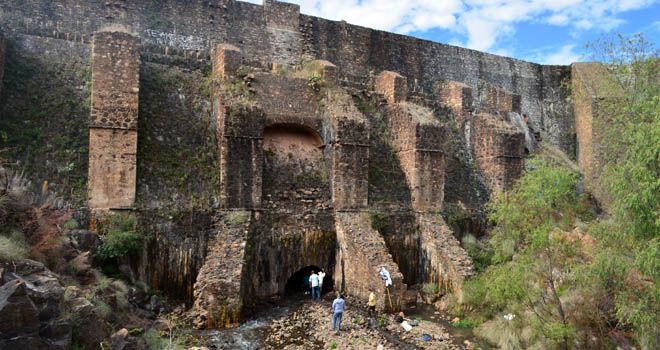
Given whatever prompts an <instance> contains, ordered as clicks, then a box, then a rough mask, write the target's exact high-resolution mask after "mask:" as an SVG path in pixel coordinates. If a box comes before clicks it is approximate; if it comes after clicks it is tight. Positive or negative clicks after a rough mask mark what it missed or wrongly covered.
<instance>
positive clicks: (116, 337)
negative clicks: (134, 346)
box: [110, 328, 128, 350]
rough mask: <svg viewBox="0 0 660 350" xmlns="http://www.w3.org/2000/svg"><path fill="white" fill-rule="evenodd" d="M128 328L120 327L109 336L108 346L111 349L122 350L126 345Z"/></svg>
mask: <svg viewBox="0 0 660 350" xmlns="http://www.w3.org/2000/svg"><path fill="white" fill-rule="evenodd" d="M127 337H128V329H126V328H122V329H120V330H118V331H117V332H115V333H114V334H113V335H111V336H110V346H111V349H112V350H124V347H126V338H127Z"/></svg>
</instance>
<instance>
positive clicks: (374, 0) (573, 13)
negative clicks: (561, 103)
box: [249, 0, 660, 64]
mask: <svg viewBox="0 0 660 350" xmlns="http://www.w3.org/2000/svg"><path fill="white" fill-rule="evenodd" d="M249 2H254V3H261V2H262V1H261V0H249ZM287 2H292V3H297V4H299V5H300V7H301V12H302V13H305V14H310V15H314V16H319V17H323V18H327V19H332V20H345V21H347V22H349V23H353V24H357V25H361V26H365V27H369V28H375V29H381V30H386V31H390V32H395V33H400V34H406V35H412V36H415V37H419V38H424V39H428V40H433V41H437V42H441V43H448V44H452V45H457V46H462V47H468V48H472V49H476V50H480V51H486V52H491V53H495V54H500V55H505V56H510V57H515V58H519V59H523V60H527V61H532V62H538V63H545V64H569V63H571V62H575V61H586V60H589V58H590V57H589V54H588V50H585V45H586V44H587V43H589V42H593V41H595V40H596V39H598V38H600V37H603V36H604V35H605V36H607V35H613V34H616V33H621V34H624V35H629V34H634V33H639V32H643V33H644V34H645V35H646V37H647V39H649V40H650V41H651V42H652V43H653V44H654V45H655V46H656V47H657V46H658V42H659V39H660V0H396V1H391V0H287Z"/></svg>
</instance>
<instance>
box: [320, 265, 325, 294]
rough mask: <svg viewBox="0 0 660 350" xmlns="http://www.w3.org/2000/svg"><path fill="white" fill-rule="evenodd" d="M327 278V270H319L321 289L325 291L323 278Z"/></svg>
mask: <svg viewBox="0 0 660 350" xmlns="http://www.w3.org/2000/svg"><path fill="white" fill-rule="evenodd" d="M324 278H325V272H324V271H323V270H321V271H320V272H319V290H320V291H321V293H323V279H324Z"/></svg>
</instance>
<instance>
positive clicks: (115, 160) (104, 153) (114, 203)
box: [88, 31, 140, 209]
mask: <svg viewBox="0 0 660 350" xmlns="http://www.w3.org/2000/svg"><path fill="white" fill-rule="evenodd" d="M139 72H140V39H139V38H137V37H135V36H134V35H132V34H129V33H126V32H123V31H107V32H98V33H96V34H95V36H94V42H93V48H92V98H91V116H90V123H89V126H90V130H89V143H90V146H89V182H88V191H89V205H90V207H91V208H93V209H120V208H132V207H133V205H134V203H135V186H136V173H135V171H136V158H135V154H136V152H137V119H138V92H139Z"/></svg>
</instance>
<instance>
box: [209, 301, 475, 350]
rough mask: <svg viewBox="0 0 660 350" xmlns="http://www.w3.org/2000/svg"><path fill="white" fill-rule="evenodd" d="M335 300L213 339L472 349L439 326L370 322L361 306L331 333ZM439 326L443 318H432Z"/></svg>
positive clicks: (353, 306) (222, 343) (319, 349)
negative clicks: (337, 330) (407, 328)
mask: <svg viewBox="0 0 660 350" xmlns="http://www.w3.org/2000/svg"><path fill="white" fill-rule="evenodd" d="M331 302H332V299H331V298H325V299H324V300H322V301H320V302H311V301H305V302H297V303H294V304H292V305H289V306H287V307H284V308H279V309H277V310H276V311H274V312H272V313H270V314H269V315H267V316H264V317H262V318H260V319H255V320H253V321H250V322H247V323H245V324H244V325H243V326H241V327H240V328H238V329H234V330H225V331H216V332H213V333H212V334H211V336H210V339H212V340H211V344H210V345H211V347H213V348H217V349H271V350H298V349H300V350H303V349H304V350H325V349H404V350H405V349H448V350H455V349H456V350H458V349H473V348H475V347H474V346H473V344H472V343H471V342H470V341H469V340H466V339H464V337H455V336H454V335H452V334H451V331H452V330H451V329H450V328H448V327H447V326H446V325H443V324H442V323H440V322H437V321H436V320H429V319H424V318H417V321H418V325H417V326H415V327H413V328H412V330H410V331H405V330H404V329H403V327H401V325H400V324H399V323H398V322H396V321H395V320H394V317H393V316H392V315H386V314H378V315H374V316H369V315H368V314H367V312H366V310H365V309H364V307H363V306H361V305H360V304H359V303H356V302H355V301H354V300H352V299H350V298H349V299H348V300H347V307H346V312H345V314H344V317H343V322H342V329H341V331H340V332H339V333H337V334H335V332H333V331H332V330H331V308H330V305H331ZM432 317H434V318H437V319H438V320H439V318H440V315H435V316H432Z"/></svg>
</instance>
